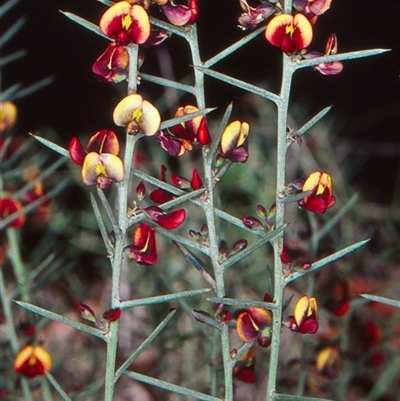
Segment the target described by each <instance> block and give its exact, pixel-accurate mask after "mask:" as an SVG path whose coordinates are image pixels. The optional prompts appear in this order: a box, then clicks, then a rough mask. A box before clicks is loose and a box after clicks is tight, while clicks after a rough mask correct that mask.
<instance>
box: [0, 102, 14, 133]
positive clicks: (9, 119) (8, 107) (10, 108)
mask: <svg viewBox="0 0 400 401" xmlns="http://www.w3.org/2000/svg"><path fill="white" fill-rule="evenodd" d="M16 120H17V107H16V106H15V104H14V103H12V102H0V132H4V131H6V130H7V129H9V128H11V127H12V126H13V125H14V124H15V121H16Z"/></svg>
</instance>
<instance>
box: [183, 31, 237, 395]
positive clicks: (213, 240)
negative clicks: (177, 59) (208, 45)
mask: <svg viewBox="0 0 400 401" xmlns="http://www.w3.org/2000/svg"><path fill="white" fill-rule="evenodd" d="M187 38H188V42H189V46H190V50H191V53H192V61H193V65H194V66H201V65H202V61H201V58H200V50H199V41H198V37H197V28H196V25H194V26H192V27H191V30H190V32H189V34H188V36H187ZM194 77H195V94H196V100H197V106H198V107H199V108H200V109H204V108H205V107H206V105H205V94H204V74H203V72H201V71H200V70H198V69H196V68H195V69H194ZM202 155H203V169H204V178H205V187H206V194H207V197H206V199H205V202H204V203H203V211H204V214H205V217H206V221H207V227H208V239H209V246H210V259H211V263H212V266H213V270H214V277H215V292H216V294H217V296H218V297H219V298H223V297H224V296H225V281H224V268H223V266H222V265H221V264H220V263H219V260H218V254H219V238H218V234H217V228H216V221H215V211H214V183H213V169H212V160H209V158H208V157H207V156H208V148H203V153H202ZM221 348H222V359H223V364H224V380H225V401H231V400H233V381H232V371H231V361H232V359H231V355H230V344H229V328H228V325H223V326H222V331H221Z"/></svg>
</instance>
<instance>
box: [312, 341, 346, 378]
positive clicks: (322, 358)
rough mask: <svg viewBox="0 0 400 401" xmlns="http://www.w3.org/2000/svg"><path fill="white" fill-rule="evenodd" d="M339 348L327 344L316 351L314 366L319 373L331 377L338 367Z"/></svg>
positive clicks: (334, 374)
mask: <svg viewBox="0 0 400 401" xmlns="http://www.w3.org/2000/svg"><path fill="white" fill-rule="evenodd" d="M339 363H340V350H339V348H338V347H335V346H329V347H325V348H323V349H322V350H321V351H319V352H318V354H317V358H316V360H315V367H316V369H317V371H318V372H319V373H321V374H322V375H323V376H326V377H328V378H330V379H333V378H334V377H335V376H336V375H337V373H338V369H339Z"/></svg>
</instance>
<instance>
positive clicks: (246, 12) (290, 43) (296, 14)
mask: <svg viewBox="0 0 400 401" xmlns="http://www.w3.org/2000/svg"><path fill="white" fill-rule="evenodd" d="M331 2H332V0H293V3H292V6H293V9H294V11H293V14H286V13H283V12H282V9H281V5H280V4H279V3H278V2H275V1H270V2H265V1H261V4H260V5H258V6H257V7H251V6H249V4H248V3H247V0H239V3H240V6H241V8H242V10H243V13H242V14H241V16H240V17H239V19H238V21H239V27H240V28H242V29H254V28H256V27H257V26H258V25H259V24H260V23H262V22H263V21H266V20H268V19H269V18H270V17H271V19H270V20H269V21H268V23H267V26H266V29H265V38H266V39H267V41H268V42H269V43H271V44H272V45H273V46H276V47H279V48H280V49H282V51H284V52H285V53H286V54H288V55H295V56H296V58H298V59H302V58H304V59H309V58H315V57H320V56H323V55H325V56H328V55H331V54H336V52H337V39H336V35H335V34H332V35H331V36H330V37H329V39H328V42H327V45H326V49H325V54H322V53H320V52H315V51H314V52H308V53H307V47H308V46H309V45H310V44H311V42H312V39H313V25H314V24H315V23H316V22H317V19H318V17H319V16H320V15H322V14H323V13H325V12H326V11H327V10H328V9H329V8H330V5H331ZM275 3H276V4H275ZM314 69H315V70H317V71H319V72H320V73H321V74H323V75H335V74H339V73H340V72H341V71H342V69H343V64H342V63H341V62H339V61H334V62H328V63H321V64H317V65H316V66H315V67H314Z"/></svg>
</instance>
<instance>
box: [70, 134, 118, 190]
mask: <svg viewBox="0 0 400 401" xmlns="http://www.w3.org/2000/svg"><path fill="white" fill-rule="evenodd" d="M68 151H69V155H70V157H71V160H72V161H73V162H75V163H76V164H78V165H80V166H82V172H81V176H82V181H83V183H84V184H86V185H95V184H96V185H97V186H98V187H99V188H102V189H105V188H108V187H109V186H110V185H111V184H112V183H113V182H121V181H122V180H123V178H124V166H123V164H122V160H121V159H120V158H119V157H118V154H119V142H118V138H117V136H116V135H115V133H114V132H113V131H108V130H101V131H98V132H97V133H96V134H95V135H93V136H92V137H91V138H90V140H89V142H88V144H87V146H86V148H84V147H83V145H82V144H81V143H80V141H79V140H78V139H77V138H72V140H71V142H70V144H69V149H68Z"/></svg>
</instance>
